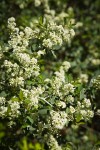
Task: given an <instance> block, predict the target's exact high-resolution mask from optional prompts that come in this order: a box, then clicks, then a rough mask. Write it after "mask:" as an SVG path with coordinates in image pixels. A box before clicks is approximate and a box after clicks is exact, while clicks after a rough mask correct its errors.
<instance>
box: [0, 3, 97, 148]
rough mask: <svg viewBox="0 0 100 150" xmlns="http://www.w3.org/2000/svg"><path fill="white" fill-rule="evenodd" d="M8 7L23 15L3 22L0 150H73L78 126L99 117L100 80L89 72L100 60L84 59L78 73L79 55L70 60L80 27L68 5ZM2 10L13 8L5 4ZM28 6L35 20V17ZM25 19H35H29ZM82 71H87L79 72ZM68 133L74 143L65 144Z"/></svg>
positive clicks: (0, 75)
mask: <svg viewBox="0 0 100 150" xmlns="http://www.w3.org/2000/svg"><path fill="white" fill-rule="evenodd" d="M8 3H9V4H11V6H13V7H14V6H16V7H18V10H20V15H16V14H17V13H15V15H14V16H15V18H16V20H15V18H14V17H11V16H10V18H8V26H7V25H6V23H4V22H3V23H4V26H5V28H6V27H7V29H5V31H6V32H7V33H6V34H7V35H6V36H4V37H3V38H2V39H1V42H0V121H1V124H0V130H1V131H0V132H1V133H0V146H1V148H2V149H10V150H11V149H21V150H29V149H33V150H39V149H41V150H46V149H48V150H69V149H70V150H71V149H74V148H73V147H74V146H73V145H74V142H73V139H71V140H72V142H73V144H71V143H69V142H68V138H69V139H70V137H72V131H76V132H77V130H78V128H79V127H80V124H85V123H87V122H90V120H91V119H92V118H93V116H94V114H95V111H97V113H98V114H99V109H98V110H97V108H98V107H97V108H96V106H94V99H95V97H96V93H98V90H100V87H99V85H100V84H99V80H100V79H99V78H100V76H99V75H98V73H97V76H95V77H93V76H92V75H91V73H90V74H89V73H87V72H86V71H87V69H88V65H89V63H90V62H92V65H96V66H98V65H99V59H98V54H97V55H95V56H96V58H97V59H96V60H94V59H95V58H94V56H93V58H94V59H93V60H91V58H92V55H91V57H90V59H86V60H85V61H84V62H85V65H82V66H80V68H79V69H78V71H79V72H78V71H77V66H78V67H79V64H80V65H81V64H82V63H81V59H80V58H77V59H76V55H77V54H78V52H79V55H80V51H78V52H77V53H76V54H75V52H72V53H71V54H70V53H69V51H67V50H66V48H69V47H70V46H71V45H72V41H73V40H74V39H73V38H74V36H75V30H76V36H77V35H78V28H79V26H82V23H80V22H77V23H76V22H75V19H73V16H74V13H73V9H72V8H71V7H70V8H68V9H67V12H66V11H65V10H66V5H65V4H66V2H65V1H63V2H62V1H60V0H58V1H55V0H54V1H53V0H34V1H33V0H27V1H22V0H16V1H15V2H13V1H11V0H10V1H9V2H8ZM52 3H53V4H54V6H53V5H52ZM3 5H4V6H5V7H8V6H9V5H6V2H5V1H4V2H2V7H3ZM30 5H32V6H33V7H34V10H33V12H34V13H35V14H36V17H35V16H34V15H33V16H31V15H32V8H31V9H30V10H29V6H30ZM54 7H57V8H59V9H57V10H54ZM37 8H38V10H39V12H38V11H37ZM24 10H26V13H25V12H24ZM16 11H17V10H16ZM27 13H29V14H31V15H30V17H29V18H27V19H26V16H27V15H26V14H27ZM39 13H40V14H41V13H42V17H39ZM21 20H23V21H22V24H20V22H21ZM16 22H17V23H16ZM16 24H20V25H19V27H18V25H16ZM81 28H82V27H81ZM0 30H1V35H2V33H3V32H4V33H5V31H3V26H2V27H1V29H0ZM2 36H3V35H2ZM66 52H67V55H66V56H62V57H60V59H59V60H58V58H59V55H60V54H61V55H63V54H64V55H65V54H66ZM90 53H91V52H89V54H90ZM69 54H70V57H68V56H69ZM91 54H93V53H91ZM72 56H73V57H72ZM64 57H65V58H66V59H64ZM72 58H74V59H75V60H74V59H73V60H72ZM78 59H79V60H78ZM55 60H56V61H55ZM57 61H58V62H57ZM77 62H78V63H77ZM76 65H77V66H76ZM84 66H85V67H86V68H85V69H84ZM82 67H83V70H85V71H81V69H82ZM90 71H91V69H90ZM91 76H92V78H91V79H90V77H91ZM2 124H5V126H4V127H3V125H2ZM67 129H69V131H68V133H69V135H70V137H67V138H66V139H65V137H64V136H63V134H66V130H67ZM63 132H64V133H63ZM75 136H76V137H77V135H76V134H75ZM73 137H74V135H73ZM61 138H62V139H61ZM82 138H83V139H85V140H86V138H85V137H84V136H83V137H82ZM85 140H84V141H85ZM5 143H6V145H5Z"/></svg>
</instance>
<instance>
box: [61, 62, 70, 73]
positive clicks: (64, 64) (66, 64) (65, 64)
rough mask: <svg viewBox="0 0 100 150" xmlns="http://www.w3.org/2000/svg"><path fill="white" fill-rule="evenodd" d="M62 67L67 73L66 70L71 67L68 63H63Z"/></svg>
mask: <svg viewBox="0 0 100 150" xmlns="http://www.w3.org/2000/svg"><path fill="white" fill-rule="evenodd" d="M62 66H63V68H64V70H65V71H68V69H69V68H70V67H71V65H70V63H69V62H68V61H64V62H63V64H62Z"/></svg>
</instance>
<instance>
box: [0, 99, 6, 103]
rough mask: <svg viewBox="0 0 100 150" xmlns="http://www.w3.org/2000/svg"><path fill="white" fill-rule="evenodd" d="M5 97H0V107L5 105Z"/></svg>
mask: <svg viewBox="0 0 100 150" xmlns="http://www.w3.org/2000/svg"><path fill="white" fill-rule="evenodd" d="M5 102H6V100H5V97H0V105H5Z"/></svg>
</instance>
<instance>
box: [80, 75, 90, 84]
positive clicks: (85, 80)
mask: <svg viewBox="0 0 100 150" xmlns="http://www.w3.org/2000/svg"><path fill="white" fill-rule="evenodd" d="M78 81H79V82H80V83H87V82H88V75H87V74H80V78H79V80H78Z"/></svg>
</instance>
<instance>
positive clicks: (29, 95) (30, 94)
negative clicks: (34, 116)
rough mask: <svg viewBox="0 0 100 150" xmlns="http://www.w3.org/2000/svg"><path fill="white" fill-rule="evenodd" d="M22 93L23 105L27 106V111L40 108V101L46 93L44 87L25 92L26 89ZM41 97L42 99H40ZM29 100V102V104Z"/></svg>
mask: <svg viewBox="0 0 100 150" xmlns="http://www.w3.org/2000/svg"><path fill="white" fill-rule="evenodd" d="M21 91H22V92H23V97H24V100H23V104H25V103H26V104H27V106H26V107H27V109H28V110H30V109H38V106H39V100H40V98H41V97H42V94H43V92H44V87H43V88H42V87H40V86H39V87H37V88H35V87H33V88H32V89H31V90H25V89H21ZM40 96H41V97H40ZM27 100H28V102H27Z"/></svg>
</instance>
